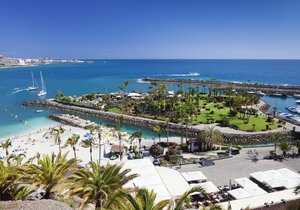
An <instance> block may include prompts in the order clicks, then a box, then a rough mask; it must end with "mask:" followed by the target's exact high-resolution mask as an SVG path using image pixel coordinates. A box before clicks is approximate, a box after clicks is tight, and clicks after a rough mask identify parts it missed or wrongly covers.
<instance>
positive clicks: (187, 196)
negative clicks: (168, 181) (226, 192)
mask: <svg viewBox="0 0 300 210" xmlns="http://www.w3.org/2000/svg"><path fill="white" fill-rule="evenodd" d="M195 192H198V193H202V194H205V195H206V192H205V190H204V189H203V188H202V187H200V186H197V187H192V188H191V189H189V190H188V191H186V192H185V193H184V194H183V195H182V196H181V197H180V198H179V200H178V201H177V202H176V205H175V207H174V210H181V209H183V206H184V204H186V205H189V203H190V196H191V194H192V193H195Z"/></svg>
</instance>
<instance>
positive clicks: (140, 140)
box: [139, 138, 142, 154]
mask: <svg viewBox="0 0 300 210" xmlns="http://www.w3.org/2000/svg"><path fill="white" fill-rule="evenodd" d="M141 142H142V139H141V138H139V153H140V154H141Z"/></svg>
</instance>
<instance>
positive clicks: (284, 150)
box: [278, 141, 291, 157]
mask: <svg viewBox="0 0 300 210" xmlns="http://www.w3.org/2000/svg"><path fill="white" fill-rule="evenodd" d="M278 147H279V149H280V150H281V151H282V154H283V156H284V157H285V156H286V153H287V152H288V151H290V150H291V146H290V144H289V143H288V142H286V141H284V142H280V144H279V145H278Z"/></svg>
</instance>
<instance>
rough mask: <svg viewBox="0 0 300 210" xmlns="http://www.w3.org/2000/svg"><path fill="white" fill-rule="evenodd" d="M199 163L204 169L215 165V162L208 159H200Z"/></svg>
mask: <svg viewBox="0 0 300 210" xmlns="http://www.w3.org/2000/svg"><path fill="white" fill-rule="evenodd" d="M199 163H200V165H202V166H203V167H205V166H212V165H215V163H214V161H212V160H207V159H206V158H200V159H199Z"/></svg>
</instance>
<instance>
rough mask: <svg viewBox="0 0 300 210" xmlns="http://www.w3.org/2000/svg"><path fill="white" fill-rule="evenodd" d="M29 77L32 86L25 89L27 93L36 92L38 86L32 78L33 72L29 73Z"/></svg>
mask: <svg viewBox="0 0 300 210" xmlns="http://www.w3.org/2000/svg"><path fill="white" fill-rule="evenodd" d="M31 77H32V86H29V87H28V88H27V90H28V91H33V90H37V89H38V88H39V87H38V84H37V82H36V80H35V78H34V76H33V72H31Z"/></svg>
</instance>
